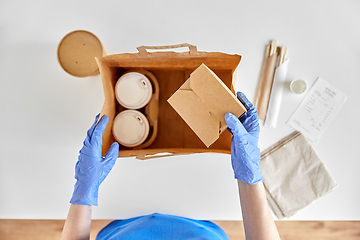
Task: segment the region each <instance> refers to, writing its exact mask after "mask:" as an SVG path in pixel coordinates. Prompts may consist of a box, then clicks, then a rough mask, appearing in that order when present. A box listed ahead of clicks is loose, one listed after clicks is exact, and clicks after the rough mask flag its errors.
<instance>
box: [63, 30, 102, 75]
mask: <svg viewBox="0 0 360 240" xmlns="http://www.w3.org/2000/svg"><path fill="white" fill-rule="evenodd" d="M105 55H106V52H105V50H104V47H103V45H102V44H101V41H100V40H99V38H98V37H96V36H95V35H94V34H93V33H91V32H88V31H85V30H76V31H73V32H70V33H68V34H66V35H65V36H64V37H63V38H62V39H61V41H60V43H59V45H58V49H57V58H58V62H59V64H60V66H61V67H62V68H63V70H64V71H65V72H67V73H68V74H70V75H72V76H74V77H88V76H94V75H98V74H99V68H98V66H97V64H96V61H95V57H101V56H105Z"/></svg>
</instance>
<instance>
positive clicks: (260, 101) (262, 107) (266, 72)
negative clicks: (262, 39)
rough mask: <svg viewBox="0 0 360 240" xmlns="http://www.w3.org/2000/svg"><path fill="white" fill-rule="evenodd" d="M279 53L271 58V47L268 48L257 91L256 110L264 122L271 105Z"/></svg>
mask: <svg viewBox="0 0 360 240" xmlns="http://www.w3.org/2000/svg"><path fill="white" fill-rule="evenodd" d="M277 55H278V54H277V51H276V52H275V53H274V54H272V55H271V56H270V45H268V46H267V47H266V51H265V58H264V63H263V67H262V69H261V74H260V79H259V86H258V89H257V94H256V99H255V108H256V110H257V112H258V115H259V119H262V120H264V119H265V117H266V112H267V108H268V104H269V99H270V93H271V87H272V83H273V79H274V73H275V67H276V60H277Z"/></svg>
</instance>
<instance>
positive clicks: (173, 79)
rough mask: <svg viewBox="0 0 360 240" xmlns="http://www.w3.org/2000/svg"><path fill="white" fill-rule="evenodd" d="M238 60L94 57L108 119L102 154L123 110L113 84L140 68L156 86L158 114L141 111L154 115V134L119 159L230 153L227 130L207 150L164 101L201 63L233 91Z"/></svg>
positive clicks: (199, 55) (216, 56) (174, 55)
mask: <svg viewBox="0 0 360 240" xmlns="http://www.w3.org/2000/svg"><path fill="white" fill-rule="evenodd" d="M240 59H241V56H239V55H229V54H224V53H206V52H197V54H191V55H190V54H189V52H185V53H175V52H156V53H148V54H147V55H145V56H144V55H140V54H139V53H124V54H116V55H108V56H105V57H100V58H97V59H96V60H97V63H98V65H99V70H100V74H101V77H102V82H103V88H104V95H105V101H104V105H103V108H102V110H101V115H107V116H108V117H109V124H108V125H107V127H106V129H105V131H104V134H103V146H102V147H103V148H102V150H103V155H105V154H106V152H107V150H108V149H109V147H110V145H111V144H112V143H113V142H114V141H115V138H114V137H113V135H112V124H113V119H114V118H115V117H116V115H117V114H118V113H119V112H120V111H122V110H123V109H122V107H121V106H120V104H118V103H117V101H116V98H115V93H114V88H115V84H116V81H117V80H118V78H119V77H120V76H121V75H122V74H123V73H125V72H126V71H129V70H136V69H140V68H141V69H144V70H146V71H149V72H150V73H151V74H153V75H154V76H155V78H156V80H157V81H158V84H159V97H158V112H156V110H155V111H154V110H153V109H150V110H149V109H148V110H146V109H141V111H142V112H143V113H145V114H151V112H152V113H153V114H154V116H156V115H158V125H157V126H158V129H157V135H156V138H154V139H153V141H152V142H151V144H148V145H146V146H145V147H144V146H139V147H137V148H126V147H124V146H121V147H120V152H119V156H120V157H131V156H137V157H138V158H139V159H146V157H145V156H146V155H154V154H157V153H163V152H167V153H170V154H176V155H178V154H191V153H200V152H218V153H227V154H230V150H231V149H230V147H231V134H230V133H229V132H228V131H225V132H224V133H223V134H221V135H220V138H219V139H218V140H217V141H216V142H215V143H214V144H213V145H212V146H211V147H210V148H207V147H206V146H205V145H204V143H203V142H202V141H201V140H200V139H199V138H198V137H197V136H196V134H195V133H194V132H193V131H192V130H191V129H190V127H189V126H188V125H187V124H186V123H185V122H184V121H183V119H182V118H181V117H180V116H179V115H178V114H177V113H176V112H175V110H174V109H173V108H172V107H171V106H170V104H169V103H168V102H167V99H168V98H169V97H170V96H171V95H172V94H173V93H174V92H175V91H176V90H177V89H178V88H179V87H180V86H181V85H182V84H183V83H184V82H185V81H186V80H187V79H188V77H189V76H190V73H191V72H193V71H194V70H195V69H196V68H197V67H198V66H199V65H201V64H202V63H205V64H206V65H207V66H208V67H209V68H210V69H212V70H213V71H214V73H215V74H216V75H217V76H219V78H220V79H221V80H222V81H223V82H224V83H225V85H226V86H227V87H229V88H230V89H231V90H233V86H232V83H233V74H234V71H235V69H236V67H237V66H238V64H239V62H240ZM145 108H146V107H145ZM153 108H154V107H153ZM146 111H148V112H146ZM149 111H150V113H149ZM154 116H153V117H154ZM147 141H148V140H146V141H145V143H144V144H146V142H147ZM141 148H142V149H141ZM152 158H153V157H152Z"/></svg>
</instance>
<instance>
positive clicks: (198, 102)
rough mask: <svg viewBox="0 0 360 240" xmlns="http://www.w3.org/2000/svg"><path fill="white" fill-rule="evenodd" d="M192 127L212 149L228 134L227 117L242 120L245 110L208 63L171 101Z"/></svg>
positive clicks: (196, 71) (191, 75)
mask: <svg viewBox="0 0 360 240" xmlns="http://www.w3.org/2000/svg"><path fill="white" fill-rule="evenodd" d="M168 102H169V103H170V105H171V106H172V107H173V108H174V109H175V111H176V112H177V113H178V114H179V115H180V116H181V117H182V118H183V119H184V121H185V122H186V123H187V124H188V125H189V127H190V128H191V129H192V130H193V131H194V132H195V134H196V135H197V136H198V137H199V138H200V139H201V141H202V142H203V143H204V144H205V145H206V147H208V148H209V147H210V146H211V145H212V144H213V143H214V142H215V141H216V140H217V139H218V138H219V136H220V134H221V133H223V132H224V131H226V129H227V124H226V121H225V114H226V113H227V112H231V113H233V114H234V115H235V116H237V117H240V116H241V115H243V114H244V113H245V112H246V108H245V107H244V105H242V103H241V102H240V101H239V100H238V99H237V98H236V96H235V95H234V94H233V93H232V92H231V91H230V90H229V88H227V86H226V85H225V84H224V83H223V82H222V81H221V79H220V78H219V77H218V76H216V74H215V73H214V72H213V71H211V70H210V69H209V68H208V67H207V66H206V65H205V64H201V65H200V66H199V67H198V68H197V69H196V70H195V71H194V72H192V73H191V74H190V77H189V79H188V80H186V82H185V83H184V84H183V85H182V86H181V87H180V88H179V89H178V90H177V91H176V92H175V93H174V94H173V95H172V96H171V97H170V98H169V99H168Z"/></svg>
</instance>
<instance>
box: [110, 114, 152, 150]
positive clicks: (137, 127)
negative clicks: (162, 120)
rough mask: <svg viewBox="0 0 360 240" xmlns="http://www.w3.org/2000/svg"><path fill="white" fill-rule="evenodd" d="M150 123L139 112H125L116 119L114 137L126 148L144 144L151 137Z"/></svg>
mask: <svg viewBox="0 0 360 240" xmlns="http://www.w3.org/2000/svg"><path fill="white" fill-rule="evenodd" d="M149 130H150V127H149V121H148V120H147V118H146V117H145V115H144V114H142V113H141V112H139V111H137V110H125V111H122V112H121V113H119V114H118V115H117V116H116V118H115V119H114V124H113V135H114V137H115V139H116V140H117V141H118V142H119V143H120V144H121V145H123V146H125V147H136V146H139V145H140V144H142V143H143V142H144V141H145V140H146V138H147V137H148V135H149Z"/></svg>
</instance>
